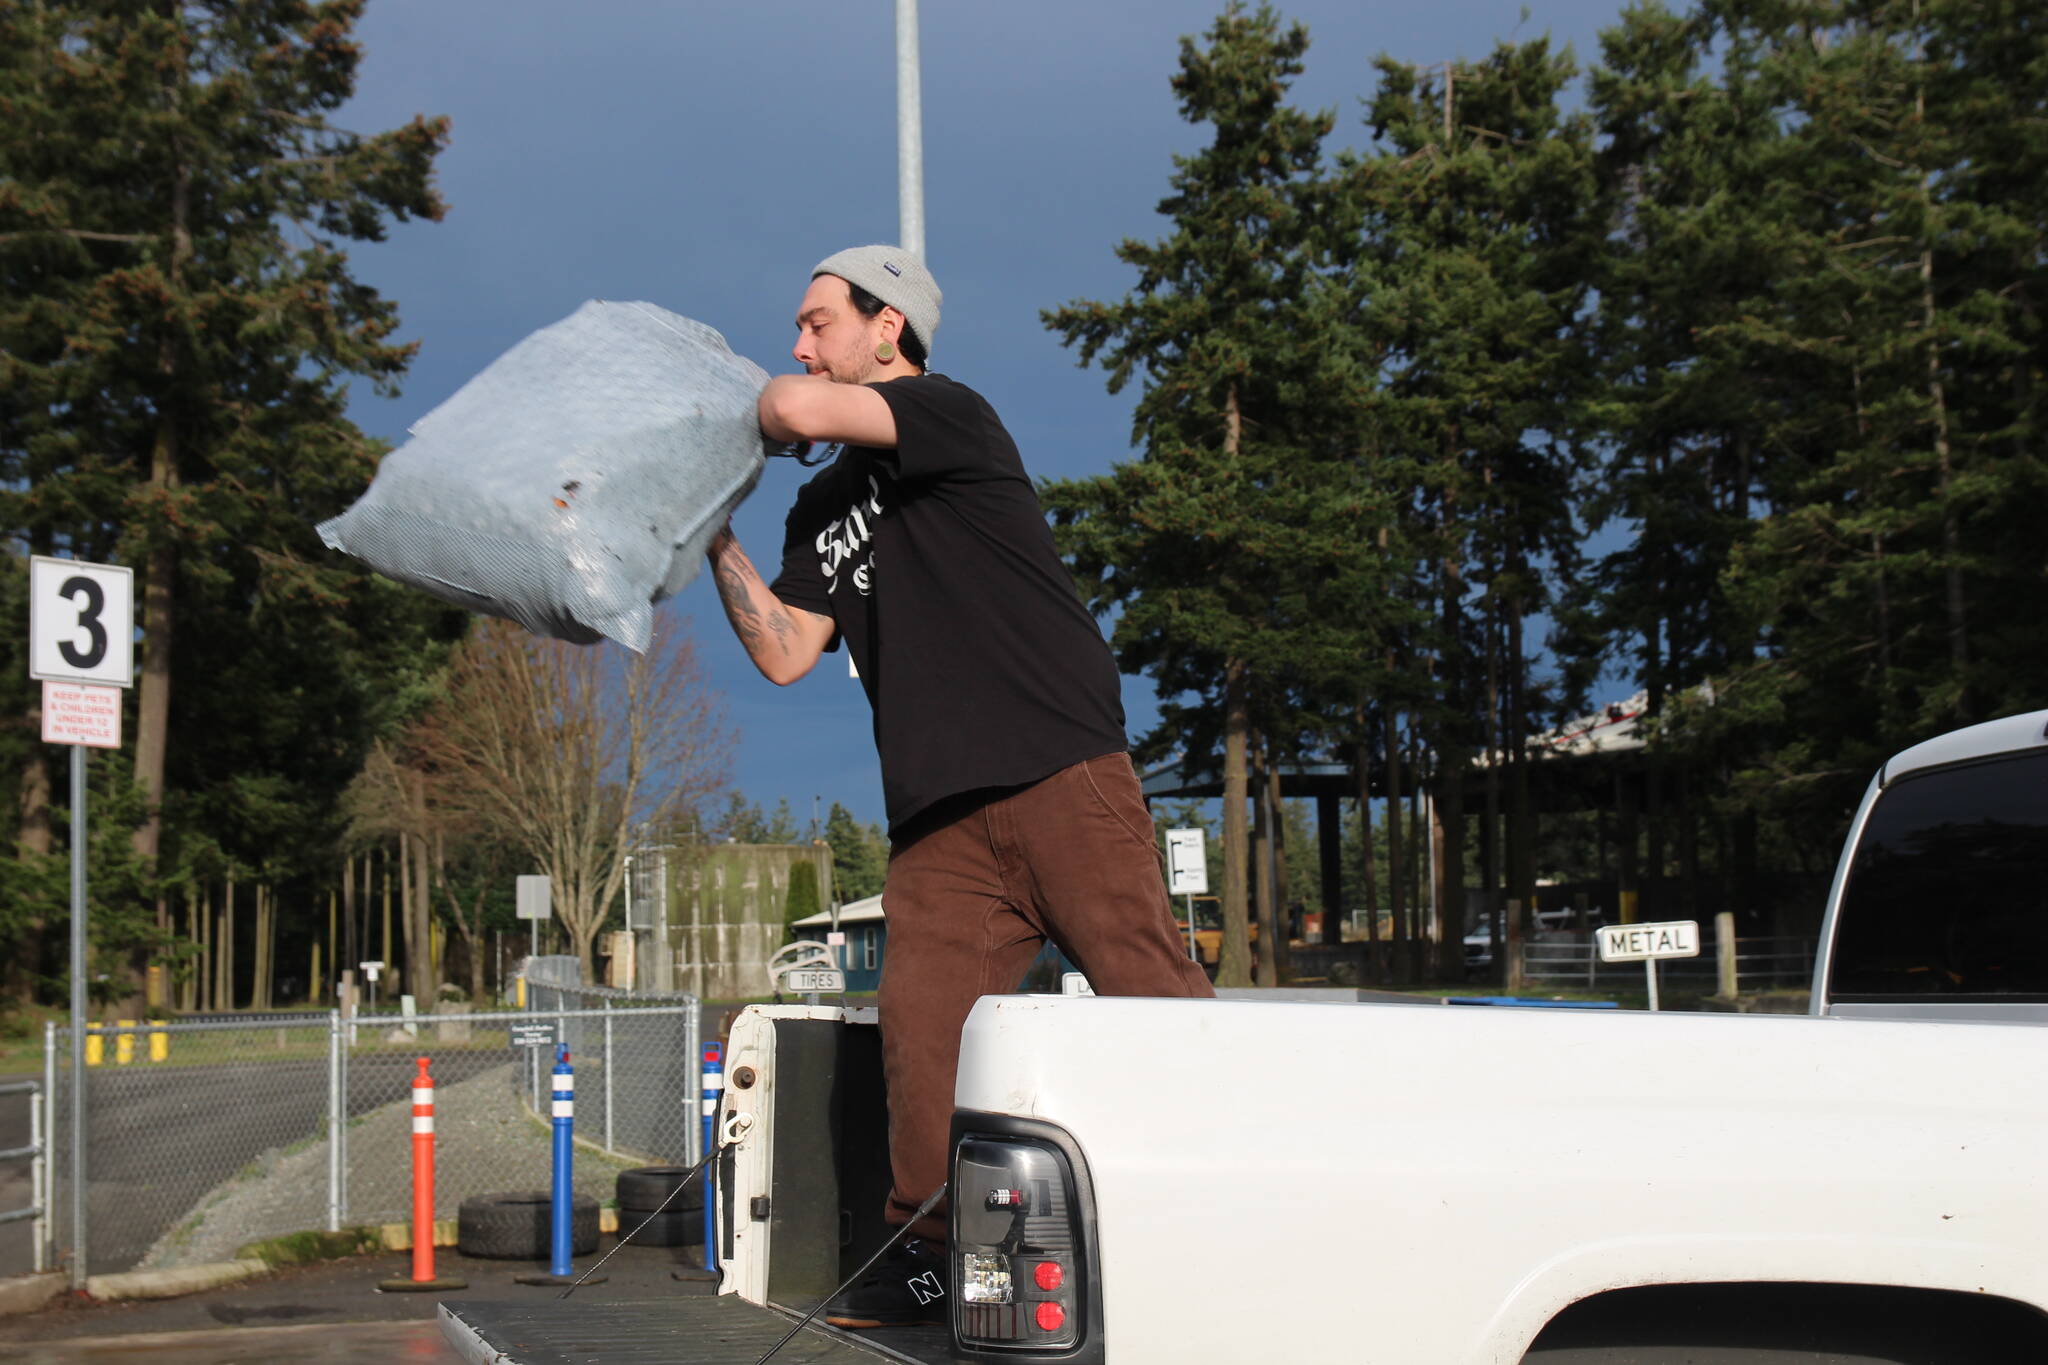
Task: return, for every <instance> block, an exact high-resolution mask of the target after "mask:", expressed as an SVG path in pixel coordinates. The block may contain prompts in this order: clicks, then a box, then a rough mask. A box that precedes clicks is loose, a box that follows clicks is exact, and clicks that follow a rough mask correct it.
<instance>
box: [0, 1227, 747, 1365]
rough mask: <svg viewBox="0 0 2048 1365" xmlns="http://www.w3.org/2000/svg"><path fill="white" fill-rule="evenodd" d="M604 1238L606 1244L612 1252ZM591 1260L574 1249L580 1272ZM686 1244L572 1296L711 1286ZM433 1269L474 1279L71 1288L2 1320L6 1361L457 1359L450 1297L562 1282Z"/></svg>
mask: <svg viewBox="0 0 2048 1365" xmlns="http://www.w3.org/2000/svg"><path fill="white" fill-rule="evenodd" d="M612 1246H613V1239H612V1238H611V1237H606V1238H605V1239H604V1241H603V1243H602V1244H601V1245H600V1247H599V1252H600V1253H602V1252H604V1251H607V1250H610V1249H611V1248H612ZM596 1260H597V1257H596V1256H586V1257H579V1258H577V1260H576V1263H575V1272H576V1273H577V1274H579V1275H580V1274H582V1273H583V1272H584V1271H586V1270H588V1269H590V1267H591V1265H592V1264H593V1263H594V1262H595V1261H596ZM695 1264H696V1254H695V1250H694V1249H693V1248H687V1247H640V1246H632V1245H628V1246H626V1247H624V1248H621V1249H620V1250H619V1251H618V1252H617V1254H616V1255H614V1256H613V1257H612V1258H611V1259H610V1260H609V1261H607V1262H606V1263H605V1265H604V1268H603V1269H602V1270H601V1271H599V1272H598V1274H599V1275H601V1276H603V1277H604V1283H602V1284H597V1283H591V1284H586V1285H585V1286H584V1287H583V1288H581V1289H578V1290H577V1291H576V1292H575V1295H574V1300H573V1301H575V1302H590V1303H603V1302H621V1301H636V1302H642V1303H644V1302H646V1301H648V1300H651V1299H664V1298H672V1297H680V1296H688V1297H693V1298H694V1297H703V1296H708V1295H710V1294H711V1293H712V1292H713V1286H712V1284H711V1283H710V1282H709V1281H704V1280H677V1279H675V1278H674V1276H673V1275H672V1273H671V1272H673V1271H676V1270H685V1271H688V1270H692V1269H694V1268H695ZM434 1269H435V1273H436V1274H437V1275H438V1276H440V1277H442V1278H460V1279H464V1280H467V1281H468V1282H469V1283H468V1288H467V1289H462V1290H449V1291H446V1292H443V1293H428V1294H410V1293H400V1294H387V1293H381V1292H379V1290H378V1288H377V1285H378V1283H379V1282H380V1281H383V1280H389V1279H406V1278H409V1277H410V1275H411V1273H412V1260H411V1257H410V1256H409V1255H408V1254H405V1253H392V1254H385V1255H378V1256H356V1257H350V1258H348V1259H345V1260H339V1261H326V1262H321V1263H319V1264H316V1265H308V1266H295V1267H292V1268H290V1269H286V1270H281V1271H277V1272H274V1273H272V1274H269V1275H262V1276H258V1277H257V1278H255V1279H252V1280H245V1281H243V1282H241V1283H239V1284H234V1285H229V1286H226V1287H224V1288H221V1289H215V1290H209V1291H207V1292H206V1293H202V1294H192V1295H187V1296H186V1297H184V1298H177V1299H157V1300H147V1301H124V1302H119V1303H95V1302H91V1301H89V1300H82V1299H78V1298H75V1297H73V1296H70V1295H66V1296H63V1297H61V1298H59V1299H58V1300H57V1301H56V1302H55V1303H53V1304H52V1305H51V1306H50V1307H48V1308H46V1309H44V1310H43V1311H41V1312H39V1313H29V1314H24V1315H22V1316H19V1317H10V1318H0V1365H113V1362H127V1361H142V1360H148V1361H150V1362H152V1365H242V1362H247V1365H277V1363H278V1362H281V1361H308V1362H322V1363H323V1365H324V1362H329V1361H334V1362H340V1361H379V1362H403V1363H404V1365H460V1361H461V1357H460V1356H459V1355H457V1354H456V1353H455V1351H454V1350H453V1349H452V1348H450V1347H449V1346H448V1345H447V1344H446V1343H445V1342H444V1340H443V1338H442V1336H441V1329H440V1326H439V1324H438V1322H437V1321H436V1312H437V1305H438V1304H439V1303H440V1301H441V1300H442V1299H443V1298H494V1299H517V1298H522V1297H531V1298H532V1299H533V1300H534V1302H535V1303H536V1304H540V1303H542V1302H545V1301H546V1300H548V1299H549V1298H552V1297H557V1296H559V1295H560V1294H561V1293H562V1291H561V1289H559V1288H552V1287H551V1288H539V1287H534V1286H528V1285H520V1284H516V1283H514V1279H513V1277H514V1276H516V1275H522V1274H531V1273H532V1272H534V1271H535V1270H545V1269H546V1266H544V1265H536V1264H535V1263H533V1262H531V1261H494V1260H482V1259H477V1258H473V1257H465V1256H461V1255H458V1254H457V1253H455V1252H454V1251H452V1250H448V1249H443V1250H441V1251H439V1252H437V1253H436V1255H435V1265H434Z"/></svg>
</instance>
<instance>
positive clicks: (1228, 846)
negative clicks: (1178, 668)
mask: <svg viewBox="0 0 2048 1365" xmlns="http://www.w3.org/2000/svg"><path fill="white" fill-rule="evenodd" d="M1247 691H1248V682H1247V678H1246V668H1245V665H1244V661H1243V660H1241V659H1230V660H1227V661H1226V662H1225V663H1224V665H1223V945H1222V947H1221V949H1220V950H1219V953H1218V956H1217V959H1216V984H1217V985H1219V986H1249V985H1251V984H1252V973H1251V963H1250V961H1249V959H1248V958H1247V956H1246V953H1245V948H1246V944H1245V938H1246V935H1247V934H1248V932H1249V927H1248V923H1247V918H1246V915H1245V890H1246V883H1247V882H1248V881H1249V880H1250V878H1249V877H1248V876H1247V875H1246V873H1247V867H1246V862H1247V859H1246V856H1245V855H1246V853H1247V852H1248V850H1247V849H1246V847H1245V844H1246V838H1245V801H1246V799H1247V797H1248V795H1249V793H1248V790H1247V783H1246V778H1245V744H1246V735H1247V732H1248V731H1249V730H1250V729H1251V717H1250V714H1249V709H1248V707H1249V702H1248V698H1247V696H1246V693H1247Z"/></svg>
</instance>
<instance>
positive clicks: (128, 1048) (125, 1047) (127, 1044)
mask: <svg viewBox="0 0 2048 1365" xmlns="http://www.w3.org/2000/svg"><path fill="white" fill-rule="evenodd" d="M120 1023H121V1027H122V1028H133V1027H135V1021H134V1020H133V1019H123V1020H121V1021H120ZM134 1060H135V1035H134V1034H132V1033H117V1034H115V1035H114V1065H115V1066H126V1065H128V1063H130V1062H132V1061H134Z"/></svg>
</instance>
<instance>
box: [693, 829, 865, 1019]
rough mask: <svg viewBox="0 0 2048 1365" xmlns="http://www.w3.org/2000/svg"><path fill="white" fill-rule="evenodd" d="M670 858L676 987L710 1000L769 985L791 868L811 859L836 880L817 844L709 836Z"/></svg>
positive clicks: (826, 852) (828, 880)
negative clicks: (711, 840)
mask: <svg viewBox="0 0 2048 1365" xmlns="http://www.w3.org/2000/svg"><path fill="white" fill-rule="evenodd" d="M692 854H693V856H689V857H672V858H670V859H669V861H668V869H667V870H668V877H669V888H668V891H669V895H668V906H669V909H668V941H669V947H670V949H671V952H672V959H673V962H674V968H673V977H672V979H673V982H674V987H673V988H674V989H676V990H682V991H689V992H691V993H692V994H694V995H696V996H698V997H699V998H701V999H705V1000H738V999H744V998H746V997H749V996H765V995H767V994H768V993H769V989H770V983H769V981H768V959H769V958H770V957H772V956H773V955H774V953H775V950H776V949H777V948H780V947H781V946H782V945H783V944H784V943H785V942H786V941H787V938H788V936H787V934H786V933H785V932H784V929H783V915H784V913H785V901H786V899H787V897H788V895H789V873H790V869H791V868H792V867H794V866H795V865H796V864H797V863H799V862H805V861H809V862H811V863H813V864H814V865H815V866H816V867H817V869H818V885H819V886H820V887H821V888H822V887H827V886H830V885H831V884H832V851H831V849H830V848H828V847H827V846H826V845H824V844H822V843H820V844H710V845H707V846H705V847H704V848H702V849H699V850H692Z"/></svg>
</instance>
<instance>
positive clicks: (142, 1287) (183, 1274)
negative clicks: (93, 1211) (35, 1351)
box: [85, 1259, 270, 1301]
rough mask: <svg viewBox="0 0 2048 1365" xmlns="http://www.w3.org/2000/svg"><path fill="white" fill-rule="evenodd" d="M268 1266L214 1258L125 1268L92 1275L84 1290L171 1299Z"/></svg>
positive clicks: (109, 1297) (100, 1294)
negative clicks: (163, 1267) (199, 1262)
mask: <svg viewBox="0 0 2048 1365" xmlns="http://www.w3.org/2000/svg"><path fill="white" fill-rule="evenodd" d="M269 1269H270V1267H269V1266H268V1265H267V1264H265V1263H264V1262H262V1261H258V1260H253V1259H251V1260H242V1261H214V1262H212V1263H210V1264H207V1265H182V1266H174V1267H172V1268H171V1269H169V1270H129V1271H124V1272H122V1273H121V1274H118V1275H92V1276H88V1277H87V1278H86V1281H85V1292H86V1293H87V1294H90V1295H91V1296H92V1297H93V1298H96V1299H102V1300H106V1301H112V1300H115V1299H175V1298H177V1297H178V1296H179V1295H181V1294H196V1293H199V1292H200V1291H201V1290H206V1289H218V1288H219V1287H220V1286H222V1285H224V1284H233V1283H234V1282H235V1281H237V1280H246V1279H248V1278H249V1277H250V1276H252V1275H261V1274H263V1273H265V1272H266V1271H268V1270H269Z"/></svg>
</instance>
